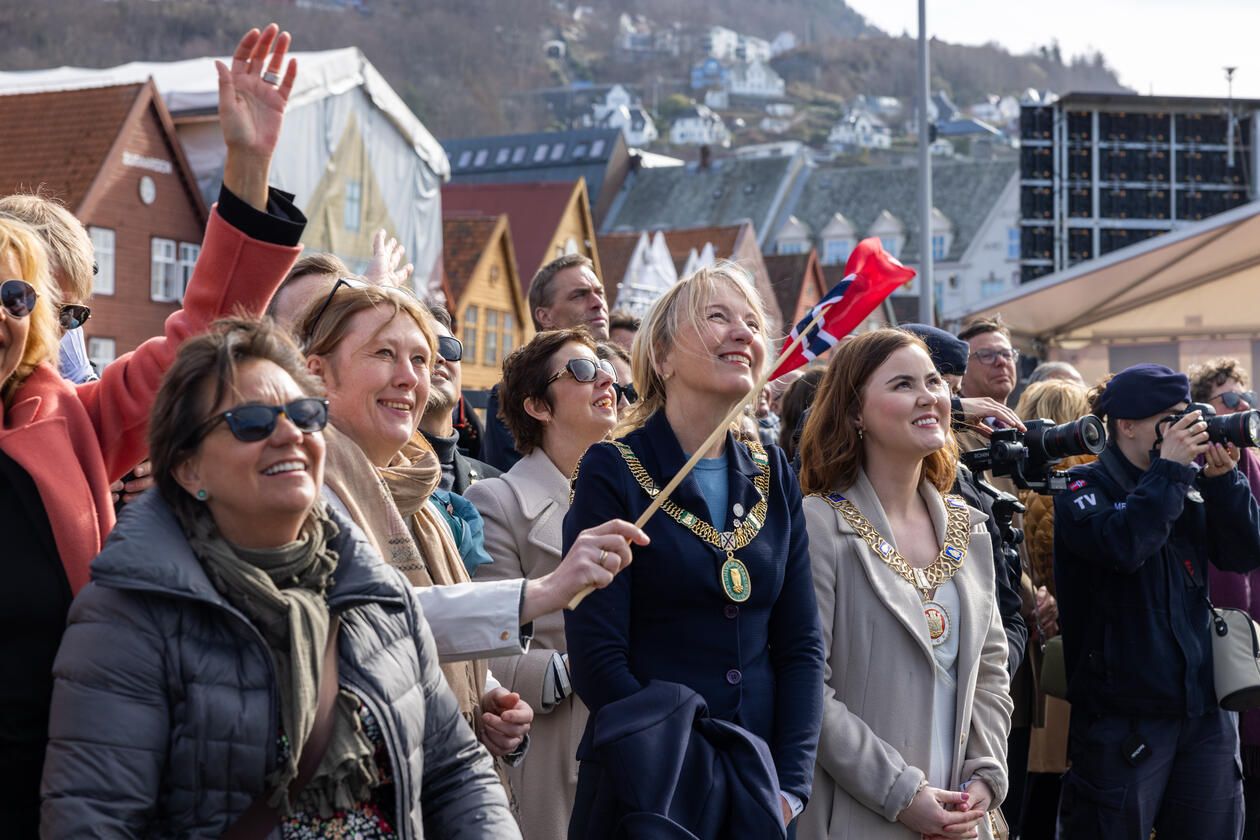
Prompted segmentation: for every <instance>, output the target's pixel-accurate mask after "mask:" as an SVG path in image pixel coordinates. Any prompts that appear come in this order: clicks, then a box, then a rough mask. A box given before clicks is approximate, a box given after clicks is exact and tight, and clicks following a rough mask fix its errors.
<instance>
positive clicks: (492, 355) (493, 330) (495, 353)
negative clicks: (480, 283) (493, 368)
mask: <svg viewBox="0 0 1260 840" xmlns="http://www.w3.org/2000/svg"><path fill="white" fill-rule="evenodd" d="M485 363H486V364H488V365H497V364H498V363H499V313H498V312H497V311H496V310H494V309H487V310H486V356H485Z"/></svg>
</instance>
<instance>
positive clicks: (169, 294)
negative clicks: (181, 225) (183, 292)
mask: <svg viewBox="0 0 1260 840" xmlns="http://www.w3.org/2000/svg"><path fill="white" fill-rule="evenodd" d="M152 242H153V244H152V249H151V251H152V255H153V260H152V264H151V265H152V268H151V270H150V272H149V297H151V298H152V299H153V300H156V301H161V302H166V301H172V300H176V299H177V298H178V297H179V290H178V288H177V284H178V276H177V273H176V269H177V266H176V264H175V240H174V239H160V238H158V237H156V236H155V237H153V240H152Z"/></svg>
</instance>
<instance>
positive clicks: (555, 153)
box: [551, 143, 564, 160]
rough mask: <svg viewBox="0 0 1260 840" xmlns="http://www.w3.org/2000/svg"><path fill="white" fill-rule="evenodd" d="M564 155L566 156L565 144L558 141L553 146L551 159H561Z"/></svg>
mask: <svg viewBox="0 0 1260 840" xmlns="http://www.w3.org/2000/svg"><path fill="white" fill-rule="evenodd" d="M562 157H564V144H563V143H557V144H556V145H554V146H552V147H551V159H552V160H560V158H562Z"/></svg>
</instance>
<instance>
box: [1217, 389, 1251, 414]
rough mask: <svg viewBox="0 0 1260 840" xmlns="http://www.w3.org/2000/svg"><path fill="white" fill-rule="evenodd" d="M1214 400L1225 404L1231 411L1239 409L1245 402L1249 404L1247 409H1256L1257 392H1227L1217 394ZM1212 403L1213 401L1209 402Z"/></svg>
mask: <svg viewBox="0 0 1260 840" xmlns="http://www.w3.org/2000/svg"><path fill="white" fill-rule="evenodd" d="M1212 399H1213V400H1220V401H1221V402H1223V403H1225V407H1226V408H1228V409H1229V410H1230V411H1234V410H1235V409H1237V408H1238V406H1239V404H1240V403H1244V402H1245V403H1246V404H1247V408H1255V407H1256V392H1255V391H1225V392H1223V393H1220V394H1217V395H1216V396H1215V397H1212ZM1210 401H1211V400H1209V402H1210Z"/></svg>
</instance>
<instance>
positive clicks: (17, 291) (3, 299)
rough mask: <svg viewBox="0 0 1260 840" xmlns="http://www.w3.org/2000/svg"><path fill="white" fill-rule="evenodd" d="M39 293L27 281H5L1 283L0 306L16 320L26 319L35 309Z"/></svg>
mask: <svg viewBox="0 0 1260 840" xmlns="http://www.w3.org/2000/svg"><path fill="white" fill-rule="evenodd" d="M37 300H39V293H38V292H36V291H35V287H34V286H32V285H31V284H30V283H27V282H26V281H25V280H5V281H4V282H3V283H0V306H3V307H4V310H5V311H6V312H8V313H9V314H10V315H12V316H13V317H14V318H25V317H26V316H27V315H30V314H31V310H32V309H34V308H35V302H36V301H37Z"/></svg>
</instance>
